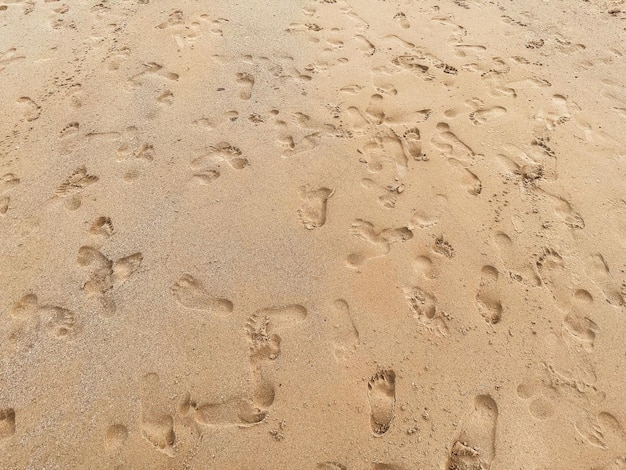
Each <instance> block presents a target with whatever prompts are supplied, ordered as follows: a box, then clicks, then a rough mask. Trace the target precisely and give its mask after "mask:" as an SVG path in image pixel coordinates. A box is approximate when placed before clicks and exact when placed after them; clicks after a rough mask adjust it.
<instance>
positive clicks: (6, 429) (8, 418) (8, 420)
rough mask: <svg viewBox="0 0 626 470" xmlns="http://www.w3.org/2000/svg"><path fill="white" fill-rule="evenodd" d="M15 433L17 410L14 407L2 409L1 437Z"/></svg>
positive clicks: (0, 418)
mask: <svg viewBox="0 0 626 470" xmlns="http://www.w3.org/2000/svg"><path fill="white" fill-rule="evenodd" d="M13 434H15V410H14V409H13V408H3V409H0V439H6V438H8V437H11V436H12V435H13Z"/></svg>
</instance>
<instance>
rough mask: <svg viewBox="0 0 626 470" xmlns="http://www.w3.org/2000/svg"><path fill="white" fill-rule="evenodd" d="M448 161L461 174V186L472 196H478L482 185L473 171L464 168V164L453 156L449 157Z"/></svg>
mask: <svg viewBox="0 0 626 470" xmlns="http://www.w3.org/2000/svg"><path fill="white" fill-rule="evenodd" d="M448 163H449V164H450V165H451V166H452V167H453V168H454V169H455V170H456V171H457V172H458V173H459V174H460V175H461V186H462V187H463V188H464V189H465V190H466V191H467V192H468V193H470V194H471V195H472V196H478V195H479V194H480V193H481V192H482V190H483V185H482V183H481V181H480V179H479V178H478V176H476V175H475V174H474V173H472V172H471V171H470V170H468V169H467V168H465V165H463V163H461V162H460V161H459V160H457V159H455V158H449V159H448Z"/></svg>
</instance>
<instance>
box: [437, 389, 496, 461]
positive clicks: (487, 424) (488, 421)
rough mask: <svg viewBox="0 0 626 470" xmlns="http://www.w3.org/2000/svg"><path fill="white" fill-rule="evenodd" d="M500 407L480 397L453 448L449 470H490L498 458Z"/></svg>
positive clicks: (475, 402)
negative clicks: (497, 438) (497, 431)
mask: <svg viewBox="0 0 626 470" xmlns="http://www.w3.org/2000/svg"><path fill="white" fill-rule="evenodd" d="M497 421H498V406H497V405H496V402H495V401H494V400H493V398H491V397H490V396H489V395H478V396H477V397H476V398H474V406H473V409H472V411H471V412H470V414H469V416H467V418H466V419H465V420H464V421H463V422H462V423H461V428H460V431H459V434H458V436H457V438H456V439H455V440H454V443H453V444H452V450H451V451H450V454H449V456H448V463H447V464H446V470H479V469H480V470H489V468H490V467H491V462H492V461H493V459H494V457H495V450H496V449H495V441H496V425H497Z"/></svg>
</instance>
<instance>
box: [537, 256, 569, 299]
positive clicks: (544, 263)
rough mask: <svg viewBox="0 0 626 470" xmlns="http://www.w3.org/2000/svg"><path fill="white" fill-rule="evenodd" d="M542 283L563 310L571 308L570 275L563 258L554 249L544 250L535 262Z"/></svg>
mask: <svg viewBox="0 0 626 470" xmlns="http://www.w3.org/2000/svg"><path fill="white" fill-rule="evenodd" d="M535 265H536V266H537V271H538V272H539V277H540V278H541V281H542V283H543V284H544V285H545V286H546V287H547V288H548V290H549V291H550V293H551V294H552V297H553V298H554V300H556V302H557V304H558V305H559V306H560V307H562V308H568V307H569V306H570V303H571V300H572V295H571V289H570V286H569V280H570V273H569V270H568V269H567V266H566V264H565V261H564V260H563V257H561V255H559V253H558V252H557V251H556V250H554V249H552V248H544V250H543V253H541V255H540V256H539V257H538V259H537V261H536V262H535Z"/></svg>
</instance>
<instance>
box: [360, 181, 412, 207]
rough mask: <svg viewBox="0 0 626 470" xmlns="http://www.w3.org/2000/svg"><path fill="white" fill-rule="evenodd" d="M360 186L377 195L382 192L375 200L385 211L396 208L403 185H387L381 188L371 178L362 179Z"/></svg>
mask: <svg viewBox="0 0 626 470" xmlns="http://www.w3.org/2000/svg"><path fill="white" fill-rule="evenodd" d="M361 186H363V187H364V188H367V189H370V190H372V191H376V192H379V193H380V192H381V191H383V193H382V194H381V195H380V196H378V197H377V198H376V199H377V200H378V203H379V204H380V205H381V206H383V207H385V208H387V209H393V208H395V207H396V202H397V200H398V195H399V194H401V193H402V191H404V184H402V183H399V184H398V183H396V184H388V185H386V186H383V185H380V184H378V183H376V182H375V181H374V180H373V179H371V178H363V179H362V180H361Z"/></svg>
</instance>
